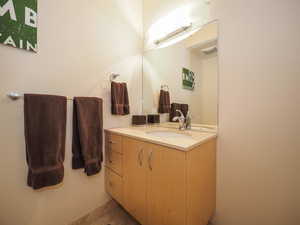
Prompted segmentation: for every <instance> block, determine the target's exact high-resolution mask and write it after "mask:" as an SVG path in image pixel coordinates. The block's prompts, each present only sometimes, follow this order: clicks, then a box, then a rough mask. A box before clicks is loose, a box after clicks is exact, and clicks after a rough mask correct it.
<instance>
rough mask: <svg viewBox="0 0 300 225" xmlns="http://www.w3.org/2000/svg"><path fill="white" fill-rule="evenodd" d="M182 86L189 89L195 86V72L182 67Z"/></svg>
mask: <svg viewBox="0 0 300 225" xmlns="http://www.w3.org/2000/svg"><path fill="white" fill-rule="evenodd" d="M182 87H183V88H184V89H187V90H191V91H192V90H194V88H195V74H194V72H193V71H191V70H189V69H187V68H182Z"/></svg>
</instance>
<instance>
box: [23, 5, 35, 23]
mask: <svg viewBox="0 0 300 225" xmlns="http://www.w3.org/2000/svg"><path fill="white" fill-rule="evenodd" d="M25 24H26V25H28V26H31V27H37V13H36V12H35V11H33V10H32V9H30V8H27V7H25Z"/></svg>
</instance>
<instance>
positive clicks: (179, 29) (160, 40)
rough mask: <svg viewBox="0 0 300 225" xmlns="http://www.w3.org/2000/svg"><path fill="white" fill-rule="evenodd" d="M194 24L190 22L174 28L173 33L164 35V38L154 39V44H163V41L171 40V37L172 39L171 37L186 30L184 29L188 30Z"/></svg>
mask: <svg viewBox="0 0 300 225" xmlns="http://www.w3.org/2000/svg"><path fill="white" fill-rule="evenodd" d="M192 26H193V24H192V23H190V24H189V25H187V26H182V27H180V28H178V29H177V30H174V31H172V32H171V33H169V34H167V35H166V36H165V37H163V38H161V39H158V40H156V41H154V44H156V45H159V44H161V43H162V42H165V41H167V40H169V39H171V38H173V37H175V36H177V35H178V34H180V33H182V32H184V31H186V30H188V29H189V28H191V27H192Z"/></svg>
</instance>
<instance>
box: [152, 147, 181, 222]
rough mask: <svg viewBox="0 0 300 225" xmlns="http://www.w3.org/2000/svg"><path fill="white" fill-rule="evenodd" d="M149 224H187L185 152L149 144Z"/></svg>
mask: <svg viewBox="0 0 300 225" xmlns="http://www.w3.org/2000/svg"><path fill="white" fill-rule="evenodd" d="M148 154H149V155H148V193H147V195H148V197H147V199H148V207H147V208H148V224H149V225H184V224H186V221H185V220H186V214H185V212H186V167H185V152H181V151H177V150H174V149H172V150H171V149H168V148H165V147H162V146H158V145H150V144H149V145H148Z"/></svg>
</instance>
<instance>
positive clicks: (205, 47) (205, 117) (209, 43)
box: [143, 21, 218, 125]
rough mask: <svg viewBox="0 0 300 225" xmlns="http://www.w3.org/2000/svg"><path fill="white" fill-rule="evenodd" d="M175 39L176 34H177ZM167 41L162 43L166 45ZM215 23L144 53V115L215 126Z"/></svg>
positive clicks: (216, 33) (216, 83)
mask: <svg viewBox="0 0 300 225" xmlns="http://www.w3.org/2000/svg"><path fill="white" fill-rule="evenodd" d="M176 35H178V34H176ZM167 39H168V38H166V40H163V41H164V43H162V44H165V43H166V41H167ZM217 41H218V23H217V21H212V22H209V23H207V24H205V25H203V26H202V27H201V29H199V30H198V31H196V32H194V33H193V34H192V35H191V36H189V37H188V38H186V39H184V40H181V41H179V42H177V43H174V44H172V45H169V46H168V47H164V48H159V46H158V47H157V48H156V49H152V50H148V51H145V53H144V62H143V111H144V113H145V114H157V113H159V114H160V120H161V122H174V121H175V122H179V123H180V122H181V121H180V118H182V115H181V112H182V114H184V116H185V117H186V118H188V119H191V121H185V122H187V123H189V122H191V123H192V124H202V125H217V114H218V112H217V111H218V48H217Z"/></svg>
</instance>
